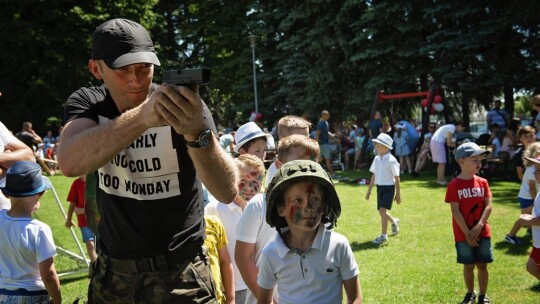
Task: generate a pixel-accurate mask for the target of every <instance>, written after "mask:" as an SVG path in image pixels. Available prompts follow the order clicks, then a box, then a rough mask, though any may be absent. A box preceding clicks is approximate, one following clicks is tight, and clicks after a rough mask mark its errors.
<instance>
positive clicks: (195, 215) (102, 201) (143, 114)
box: [58, 19, 238, 303]
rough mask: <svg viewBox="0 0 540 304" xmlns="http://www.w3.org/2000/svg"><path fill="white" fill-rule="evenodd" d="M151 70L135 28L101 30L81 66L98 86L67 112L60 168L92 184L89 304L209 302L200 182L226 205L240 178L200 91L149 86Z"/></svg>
mask: <svg viewBox="0 0 540 304" xmlns="http://www.w3.org/2000/svg"><path fill="white" fill-rule="evenodd" d="M155 65H160V62H159V60H158V58H157V56H156V54H155V51H154V46H153V43H152V40H151V39H150V36H149V34H148V32H147V31H146V30H145V29H144V28H143V27H142V26H141V25H140V24H138V23H136V22H133V21H130V20H126V19H113V20H109V21H106V22H105V23H103V24H101V25H100V26H99V27H98V28H97V29H96V31H95V32H94V36H93V41H92V59H90V60H89V62H88V67H89V69H90V72H91V73H92V74H93V75H94V76H95V77H96V78H97V79H100V80H103V83H104V84H103V85H101V86H99V87H93V88H81V89H79V90H77V91H76V92H74V93H73V94H72V95H71V96H70V97H69V99H68V101H67V104H66V125H65V128H64V130H63V132H62V135H61V140H60V141H61V144H60V146H59V150H58V161H59V165H60V167H61V168H62V172H63V173H64V174H65V175H67V176H79V175H83V174H87V173H90V172H94V171H96V173H95V176H96V178H97V181H96V185H97V186H96V188H97V189H96V199H97V203H98V207H99V210H100V213H101V219H100V222H99V225H98V234H99V238H98V240H97V247H98V250H99V257H98V260H97V265H96V266H95V267H94V270H95V271H94V274H93V277H92V279H91V282H90V287H89V295H88V297H89V303H122V302H123V301H130V303H142V302H145V303H147V302H149V303H195V301H196V303H214V301H215V299H214V286H213V283H212V281H211V278H210V269H209V267H208V265H207V262H206V255H205V252H204V251H205V250H204V249H203V246H202V244H203V238H204V230H205V229H204V219H203V212H204V208H203V196H202V187H201V181H202V182H203V183H204V184H205V186H206V187H207V188H208V190H209V191H210V192H211V193H212V194H213V195H214V196H215V197H216V198H217V199H218V200H219V201H221V202H231V201H232V200H233V199H234V197H235V196H236V194H237V190H236V184H237V178H238V173H237V171H236V169H235V168H234V162H233V161H232V159H231V157H230V156H228V155H227V153H226V152H225V151H224V150H223V149H222V148H221V146H220V145H219V142H218V140H217V139H216V137H215V136H214V134H215V125H214V122H213V119H212V116H211V114H210V111H209V110H208V107H207V106H206V104H205V103H204V102H203V101H202V100H201V97H200V96H199V94H198V88H194V89H193V90H192V89H190V88H188V87H177V86H174V85H170V84H162V85H161V86H158V85H156V84H152V77H153V74H154V66H155Z"/></svg>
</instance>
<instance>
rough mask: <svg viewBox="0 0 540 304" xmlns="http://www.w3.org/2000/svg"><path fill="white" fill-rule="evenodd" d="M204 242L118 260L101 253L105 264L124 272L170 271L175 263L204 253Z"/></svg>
mask: <svg viewBox="0 0 540 304" xmlns="http://www.w3.org/2000/svg"><path fill="white" fill-rule="evenodd" d="M202 254H203V249H202V244H201V243H199V242H194V243H190V244H187V245H186V246H183V247H181V248H179V249H176V250H175V251H170V252H167V253H166V254H160V255H156V256H153V257H148V258H140V259H132V260H118V259H113V258H109V257H107V256H106V255H104V254H102V253H100V258H102V259H103V260H102V261H103V263H104V266H105V267H106V268H107V269H109V270H115V271H119V272H123V273H141V272H153V271H169V270H171V267H172V266H174V265H178V264H179V263H182V262H185V261H191V260H193V259H194V258H195V257H196V256H199V255H202Z"/></svg>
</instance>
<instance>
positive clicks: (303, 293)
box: [0, 116, 540, 303]
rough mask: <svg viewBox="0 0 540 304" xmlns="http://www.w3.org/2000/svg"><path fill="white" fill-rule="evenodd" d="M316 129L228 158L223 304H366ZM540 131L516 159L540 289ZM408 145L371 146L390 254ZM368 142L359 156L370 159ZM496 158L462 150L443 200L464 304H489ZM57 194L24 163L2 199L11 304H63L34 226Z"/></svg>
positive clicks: (248, 131) (4, 284)
mask: <svg viewBox="0 0 540 304" xmlns="http://www.w3.org/2000/svg"><path fill="white" fill-rule="evenodd" d="M310 126H311V125H310V123H309V122H307V121H306V120H304V119H303V118H300V117H296V116H286V117H283V118H282V119H281V120H280V121H279V122H278V127H277V133H278V137H279V141H278V145H277V147H276V146H275V143H274V138H273V137H272V136H271V135H270V134H268V133H267V132H264V131H262V129H260V127H259V126H257V124H255V123H254V122H250V123H246V124H244V125H242V126H241V127H240V128H238V130H236V132H235V133H233V134H234V144H233V145H231V144H227V145H225V146H224V149H228V152H231V153H234V154H236V158H235V162H236V166H237V168H238V171H239V173H240V179H239V183H238V185H237V186H238V196H237V197H236V198H235V199H234V201H232V202H226V203H222V202H218V201H217V200H215V199H214V198H212V197H211V198H210V199H209V203H207V205H206V206H205V223H206V239H205V246H206V248H207V249H208V252H207V253H208V260H209V264H210V268H211V271H212V277H213V279H214V282H215V286H216V298H217V301H218V303H278V302H279V303H341V301H342V298H343V296H345V297H346V300H347V303H362V298H363V295H362V289H361V286H360V281H359V274H360V269H359V267H358V264H357V262H356V261H355V258H354V254H353V251H352V249H351V246H350V245H349V242H348V240H347V238H346V237H345V236H343V235H341V234H339V233H337V232H335V231H333V229H332V228H333V227H334V225H335V223H336V221H337V220H338V218H339V216H340V213H341V203H340V199H339V196H338V195H337V192H336V190H335V188H334V181H333V180H332V177H331V175H330V174H329V173H328V172H326V171H325V169H323V167H321V165H320V164H319V162H317V161H318V160H319V158H320V148H319V144H318V143H317V142H316V141H315V140H313V139H311V138H309V137H308V135H309V128H310ZM529 131H530V130H528V129H527V128H524V129H523V130H520V131H518V132H517V137H518V138H519V139H520V141H521V142H522V143H523V145H524V147H523V150H522V151H518V152H517V153H516V154H520V155H522V156H523V157H524V159H525V160H526V162H527V163H526V165H525V166H524V169H523V170H522V171H521V172H522V174H520V175H519V176H520V177H521V178H522V181H521V189H520V192H519V202H520V204H521V208H522V214H521V216H520V217H519V218H518V219H517V220H516V221H515V224H514V226H513V227H512V229H511V230H510V231H509V233H508V234H507V235H506V239H505V240H506V241H507V242H509V243H512V244H516V245H519V244H521V240H520V239H519V238H518V237H517V232H518V231H519V229H520V228H522V227H525V228H527V229H528V231H529V233H531V234H532V240H533V249H532V252H531V254H530V257H529V260H528V261H527V262H526V269H527V270H528V272H529V273H530V274H531V275H533V276H534V277H536V278H537V279H538V280H540V198H538V197H537V194H538V186H539V184H540V144H539V143H534V140H529V137H530V136H529V133H531V132H529ZM406 134H407V133H406V132H405V128H404V127H403V126H401V125H399V126H397V132H396V133H395V135H394V137H393V138H392V137H391V136H389V135H388V134H386V133H380V134H379V135H378V136H377V137H376V138H375V139H373V140H372V143H373V145H374V151H375V153H376V155H375V157H374V159H373V161H372V163H371V165H370V167H369V171H370V172H371V174H372V175H371V179H370V183H369V186H368V187H367V190H366V191H367V192H366V194H365V199H366V200H369V199H370V197H371V192H372V188H373V187H376V192H377V195H376V205H377V210H378V213H379V216H380V220H381V234H380V235H378V236H377V237H376V238H375V239H374V240H373V243H374V244H376V245H383V244H385V243H387V242H388V236H389V233H388V225H389V224H390V226H391V234H390V235H391V236H396V235H398V234H399V232H400V220H399V219H398V218H397V217H394V216H392V215H391V214H390V213H389V211H390V210H392V207H393V202H394V201H395V202H396V203H397V204H398V205H399V204H401V202H402V197H401V183H400V174H401V173H403V171H402V170H401V168H402V165H403V164H405V163H406V167H407V168H408V170H412V168H413V167H412V162H411V161H410V160H409V161H407V156H408V155H409V154H410V152H411V151H410V148H409V147H408V146H407V145H406V142H407V140H406V137H407V135H406ZM359 138H360V137H359ZM362 140H363V139H362ZM362 140H359V141H357V142H356V146H357V147H362V145H363V142H362ZM272 147H275V148H277V158H276V160H275V161H274V162H273V163H272V164H271V165H270V166H269V169H268V170H265V164H264V161H265V151H267V150H268V149H269V148H272ZM426 147H429V143H427V144H426ZM231 150H232V151H231ZM392 150H394V151H392ZM426 151H428V148H426ZM392 152H394V154H395V155H396V156H398V157H399V158H400V161H398V160H397V159H396V157H395V156H394V155H393V153H392ZM488 153H489V152H488V151H487V150H484V149H482V148H480V147H479V146H478V145H477V144H475V143H472V142H467V143H463V144H461V145H459V146H458V147H456V148H455V150H454V153H453V155H454V158H455V161H456V162H457V164H458V165H459V169H460V171H459V172H460V173H459V175H457V176H456V177H455V178H453V179H452V180H451V181H450V182H449V183H448V185H447V188H446V195H445V199H444V201H445V202H446V203H448V204H449V206H450V210H451V214H452V227H453V235H454V242H455V248H456V256H457V259H456V260H457V263H459V264H463V278H464V283H465V287H466V292H465V297H464V299H463V300H462V302H461V303H476V302H477V303H490V299H489V297H488V295H487V291H488V282H489V271H488V264H489V263H491V262H493V255H492V245H491V227H490V223H489V221H488V219H489V216H490V214H491V209H492V204H491V202H492V193H491V190H490V187H489V184H488V182H487V180H486V179H484V178H482V177H480V176H478V173H479V171H480V170H481V169H482V161H483V159H484V157H485V155H486V154H488ZM357 157H358V156H357ZM355 163H356V161H355ZM411 172H413V171H411ZM439 181H440V180H439ZM50 187H51V186H50V182H49V181H48V180H47V178H45V177H43V176H42V173H41V170H40V167H39V165H37V164H36V163H33V162H27V161H20V162H17V163H16V164H15V165H13V166H12V167H11V168H9V170H8V171H7V176H6V185H5V187H3V188H2V192H3V193H4V194H5V195H6V196H7V197H9V198H10V200H11V209H9V210H7V209H5V210H0V243H1V244H9V245H8V246H5V245H2V256H1V258H0V274H2V275H0V303H12V302H13V303H22V302H21V301H29V303H49V301H52V302H53V303H60V302H61V293H60V283H59V280H58V275H57V274H56V270H55V268H54V261H53V257H54V256H55V255H56V248H55V245H54V240H53V237H52V233H51V229H50V228H49V226H47V224H45V223H43V222H41V221H39V220H36V219H33V218H32V213H33V212H34V211H36V210H37V209H38V208H39V199H40V197H41V196H42V195H43V193H44V192H45V191H46V190H47V189H49V188H50ZM85 187H86V184H85V178H84V177H80V178H78V179H76V180H74V181H73V184H72V186H71V189H70V192H69V195H68V198H67V201H68V202H69V203H70V207H69V210H68V214H67V218H66V222H65V226H66V227H68V228H71V227H72V226H74V223H73V222H72V217H73V214H76V215H77V222H78V227H79V228H80V231H81V234H82V239H83V241H84V242H85V244H86V246H87V252H88V256H89V258H90V260H91V261H95V260H96V258H97V254H96V249H95V246H94V237H95V236H94V233H93V232H92V230H90V228H89V227H88V226H87V223H86V217H85V194H84V193H85ZM535 198H536V199H535ZM13 235H20V236H23V235H24V236H31V237H30V238H28V237H20V238H14V237H13ZM22 240H24V241H22ZM475 271H476V273H475ZM6 274H9V275H6ZM475 278H476V280H477V288H478V289H477V290H478V292H477V291H476V289H475ZM342 289H343V290H344V293H343V292H342ZM10 301H11V302H10ZM17 301H18V302H17Z"/></svg>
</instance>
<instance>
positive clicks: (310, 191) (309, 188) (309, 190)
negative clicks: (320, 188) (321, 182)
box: [307, 183, 315, 206]
mask: <svg viewBox="0 0 540 304" xmlns="http://www.w3.org/2000/svg"><path fill="white" fill-rule="evenodd" d="M313 193H315V186H314V185H313V183H311V184H309V185H308V186H307V195H308V196H307V201H308V206H310V205H311V195H312V194H313Z"/></svg>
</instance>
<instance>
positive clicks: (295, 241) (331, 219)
mask: <svg viewBox="0 0 540 304" xmlns="http://www.w3.org/2000/svg"><path fill="white" fill-rule="evenodd" d="M266 201H267V206H268V208H267V211H266V221H267V222H268V224H269V225H270V226H272V227H276V229H277V231H278V235H277V236H276V239H275V240H274V241H273V242H271V243H270V244H268V245H267V246H266V247H264V249H263V251H262V256H261V265H260V268H259V275H258V278H257V284H258V285H259V295H258V302H257V303H264V304H270V303H272V296H273V288H274V286H275V285H276V284H278V293H279V303H280V304H287V303H315V304H316V303H342V297H343V292H342V287H344V289H345V294H346V295H347V303H355V304H358V303H362V290H361V288H360V283H359V281H358V273H359V271H358V266H357V264H356V261H355V260H354V255H353V252H352V249H351V247H350V245H349V242H348V240H347V238H346V237H345V236H343V235H341V234H339V233H336V232H333V231H332V228H333V226H334V225H335V223H336V220H337V218H338V217H339V215H340V213H341V204H340V201H339V197H338V195H337V193H336V190H335V189H334V185H333V183H332V180H331V178H330V176H329V174H328V173H327V172H326V171H324V169H323V168H322V167H321V166H320V165H319V164H318V163H316V162H314V161H311V160H294V161H290V162H288V163H286V164H284V165H283V166H282V167H281V168H279V170H278V172H277V173H276V175H275V177H274V179H273V180H272V182H271V183H270V186H269V188H268V193H267V197H266Z"/></svg>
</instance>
